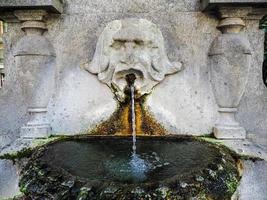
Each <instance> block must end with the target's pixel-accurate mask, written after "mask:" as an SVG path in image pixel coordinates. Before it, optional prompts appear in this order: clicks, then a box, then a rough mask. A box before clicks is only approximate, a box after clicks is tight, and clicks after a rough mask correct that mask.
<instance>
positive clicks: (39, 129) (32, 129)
mask: <svg viewBox="0 0 267 200" xmlns="http://www.w3.org/2000/svg"><path fill="white" fill-rule="evenodd" d="M50 133H51V127H50V126H49V125H38V126H24V127H21V129H20V136H21V137H22V138H47V137H49V135H50Z"/></svg>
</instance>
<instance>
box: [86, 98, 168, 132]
mask: <svg viewBox="0 0 267 200" xmlns="http://www.w3.org/2000/svg"><path fill="white" fill-rule="evenodd" d="M143 103H144V100H143V99H137V100H136V102H135V115H136V121H135V123H136V135H137V136H144V135H151V136H152V135H155V136H159V135H167V134H168V133H167V131H166V130H165V129H164V128H163V127H162V126H161V125H160V124H159V123H157V122H156V120H155V119H154V118H153V117H152V116H151V115H149V114H148V112H147V111H146V109H145V108H144V106H143ZM131 116H132V113H131V103H130V101H129V100H126V102H125V103H121V104H120V106H119V108H118V110H117V111H116V112H115V113H114V114H113V115H112V116H111V117H110V118H109V119H108V120H107V121H104V122H102V123H101V124H99V125H98V126H97V127H96V128H95V129H94V130H93V131H90V132H88V133H89V134H93V135H120V136H130V135H132V119H131Z"/></svg>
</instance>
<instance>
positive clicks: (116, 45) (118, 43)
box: [111, 41, 125, 50]
mask: <svg viewBox="0 0 267 200" xmlns="http://www.w3.org/2000/svg"><path fill="white" fill-rule="evenodd" d="M111 47H112V48H114V49H117V50H119V49H122V48H124V47H125V45H124V42H122V41H114V42H113V44H112V45H111Z"/></svg>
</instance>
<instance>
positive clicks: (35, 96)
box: [14, 10, 55, 138]
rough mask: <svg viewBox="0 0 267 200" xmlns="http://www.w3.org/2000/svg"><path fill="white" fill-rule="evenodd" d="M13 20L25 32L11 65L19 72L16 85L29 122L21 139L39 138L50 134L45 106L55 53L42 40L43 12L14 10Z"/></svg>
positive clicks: (16, 47)
mask: <svg viewBox="0 0 267 200" xmlns="http://www.w3.org/2000/svg"><path fill="white" fill-rule="evenodd" d="M14 14H15V16H16V17H17V18H18V19H19V20H20V21H21V22H22V25H21V29H22V30H23V31H24V32H25V36H24V37H22V38H21V39H20V40H19V41H18V43H17V45H16V46H15V54H14V56H15V62H16V66H17V68H18V70H19V76H20V77H19V78H20V84H21V85H22V88H24V92H25V93H26V95H27V96H28V97H29V98H28V101H29V102H28V112H29V115H30V119H29V121H28V123H27V124H26V125H25V126H23V127H22V128H21V131H20V134H21V137H23V138H43V137H48V136H49V135H50V133H51V126H50V123H49V120H48V119H47V105H48V102H49V100H50V98H51V96H52V91H53V89H54V85H55V68H54V64H55V52H54V48H53V46H52V44H51V43H50V42H49V41H48V40H47V38H45V37H44V36H43V33H44V32H45V31H46V30H47V27H46V24H45V18H44V17H45V16H46V14H47V12H46V11H45V10H16V11H15V12H14Z"/></svg>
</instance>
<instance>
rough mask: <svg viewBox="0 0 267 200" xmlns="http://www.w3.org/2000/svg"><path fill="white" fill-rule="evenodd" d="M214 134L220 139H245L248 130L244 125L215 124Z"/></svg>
mask: <svg viewBox="0 0 267 200" xmlns="http://www.w3.org/2000/svg"><path fill="white" fill-rule="evenodd" d="M213 133H214V136H215V137H216V138H218V139H245V138H246V130H245V129H244V128H243V127H227V126H215V127H214V128H213Z"/></svg>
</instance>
